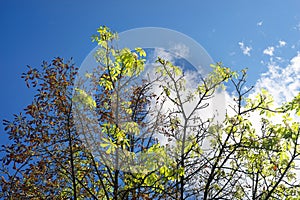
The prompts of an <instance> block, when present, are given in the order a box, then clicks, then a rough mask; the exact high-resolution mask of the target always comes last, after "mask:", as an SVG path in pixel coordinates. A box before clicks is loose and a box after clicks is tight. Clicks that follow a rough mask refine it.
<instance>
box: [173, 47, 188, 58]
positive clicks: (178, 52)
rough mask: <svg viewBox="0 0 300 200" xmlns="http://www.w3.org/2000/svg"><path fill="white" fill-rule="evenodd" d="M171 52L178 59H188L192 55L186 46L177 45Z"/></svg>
mask: <svg viewBox="0 0 300 200" xmlns="http://www.w3.org/2000/svg"><path fill="white" fill-rule="evenodd" d="M170 52H172V53H173V54H175V56H176V57H181V58H186V59H187V58H188V57H189V55H190V48H189V47H187V46H186V45H184V44H175V45H174V46H173V47H171V49H170Z"/></svg>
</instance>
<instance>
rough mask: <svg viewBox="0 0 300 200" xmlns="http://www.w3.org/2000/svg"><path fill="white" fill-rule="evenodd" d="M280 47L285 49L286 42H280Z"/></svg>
mask: <svg viewBox="0 0 300 200" xmlns="http://www.w3.org/2000/svg"><path fill="white" fill-rule="evenodd" d="M278 42H279V47H284V46H285V45H286V41H284V40H279V41H278Z"/></svg>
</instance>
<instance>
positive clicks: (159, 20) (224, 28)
mask: <svg viewBox="0 0 300 200" xmlns="http://www.w3.org/2000/svg"><path fill="white" fill-rule="evenodd" d="M299 8H300V1H298V0H287V1H282V0H228V1H222V0H206V1H204V0H187V1H179V0H164V1H161V0H160V1H158V0H152V1H138V0H130V1H121V0H111V1H101V0H87V1H79V0H73V1H71V0H59V1H58V0H52V1H50V0H43V1H40V0H27V1H22V0H18V1H17V0H0V27H1V28H0V36H1V37H0V44H1V45H0V87H1V100H0V120H1V121H2V120H3V119H9V120H12V119H13V114H15V113H19V112H21V111H22V110H23V108H25V107H26V106H27V105H28V104H30V102H31V101H32V99H33V96H34V94H35V93H34V90H31V89H27V87H26V85H25V83H24V81H23V80H22V79H21V78H20V77H21V74H22V73H23V72H26V70H27V67H26V66H27V65H30V66H32V67H37V68H38V67H40V66H41V64H42V61H44V60H45V61H51V60H52V59H53V58H54V57H57V56H59V57H63V58H65V59H69V58H71V57H73V60H74V62H75V64H76V65H77V66H80V64H81V63H82V62H83V60H84V58H85V57H86V56H87V55H88V53H89V52H90V51H91V50H92V49H93V48H94V47H95V46H96V44H94V43H92V42H91V35H93V34H95V33H96V30H97V28H98V27H99V26H100V25H106V26H108V27H110V28H111V29H112V30H114V31H117V32H123V31H126V30H130V29H133V28H141V27H162V28H168V29H172V30H175V31H178V32H181V33H183V34H186V35H187V36H189V37H191V38H193V39H194V40H195V41H197V42H198V43H199V44H200V45H202V46H203V48H205V49H206V51H207V52H208V54H209V55H210V56H211V57H212V59H213V60H214V61H216V62H217V61H221V62H223V64H224V65H225V66H228V67H231V68H233V69H236V70H238V69H242V68H246V67H247V68H248V76H249V77H248V84H249V85H256V86H257V87H267V88H268V89H270V90H271V91H272V93H274V96H275V97H276V99H277V100H278V102H280V101H284V100H286V99H291V98H292V96H293V95H295V94H296V92H297V91H300V90H299V86H300V82H299V80H300V79H299V78H300V55H299V52H300V11H299ZM3 129H4V127H3V125H2V123H1V125H0V141H1V143H6V142H7V138H6V137H5V136H4V130H3Z"/></svg>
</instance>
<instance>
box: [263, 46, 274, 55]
mask: <svg viewBox="0 0 300 200" xmlns="http://www.w3.org/2000/svg"><path fill="white" fill-rule="evenodd" d="M274 50H275V48H274V47H272V46H271V47H268V48H266V49H265V50H264V51H263V53H264V54H266V55H269V56H273V55H274V54H273V53H274Z"/></svg>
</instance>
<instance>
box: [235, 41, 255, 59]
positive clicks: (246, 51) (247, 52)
mask: <svg viewBox="0 0 300 200" xmlns="http://www.w3.org/2000/svg"><path fill="white" fill-rule="evenodd" d="M238 44H239V45H240V48H241V50H242V52H243V54H244V55H247V56H250V51H251V50H252V47H250V46H246V45H245V44H244V43H243V42H239V43H238Z"/></svg>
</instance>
